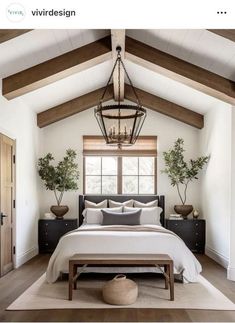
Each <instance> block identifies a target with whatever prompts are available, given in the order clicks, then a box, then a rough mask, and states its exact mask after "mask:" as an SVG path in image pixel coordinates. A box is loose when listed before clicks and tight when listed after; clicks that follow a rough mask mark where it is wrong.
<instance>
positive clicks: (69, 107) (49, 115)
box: [37, 84, 204, 129]
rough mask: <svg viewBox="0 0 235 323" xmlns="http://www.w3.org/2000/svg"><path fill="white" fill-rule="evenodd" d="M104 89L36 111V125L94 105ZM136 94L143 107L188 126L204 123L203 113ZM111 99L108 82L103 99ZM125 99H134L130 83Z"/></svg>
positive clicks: (201, 126) (151, 95)
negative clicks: (39, 111)
mask: <svg viewBox="0 0 235 323" xmlns="http://www.w3.org/2000/svg"><path fill="white" fill-rule="evenodd" d="M103 91H104V88H101V89H98V90H95V91H93V92H90V93H87V94H85V95H82V96H80V97H78V98H75V99H73V100H71V101H68V102H65V103H63V104H60V105H58V106H56V107H53V108H51V109H48V110H46V111H43V112H41V113H38V115H37V124H38V127H40V128H43V127H46V126H48V125H50V124H52V123H54V122H57V121H60V120H63V119H65V118H68V117H70V116H72V115H74V114H76V113H79V112H82V111H85V110H87V109H90V108H92V107H95V106H96V105H97V103H98V102H99V99H100V97H101V95H102V93H103ZM136 91H137V93H138V96H139V98H140V101H141V103H142V104H143V106H144V107H146V108H149V109H151V110H153V111H155V112H159V113H162V114H164V115H166V116H168V117H171V118H174V119H176V120H178V121H181V122H184V123H186V124H188V125H190V126H193V127H196V128H198V129H202V128H203V125H204V119H203V115H201V114H199V113H196V112H194V111H191V110H188V109H186V108H183V107H181V106H179V105H177V104H175V103H173V102H169V101H167V100H165V99H162V98H160V97H158V96H156V95H153V94H150V93H148V92H145V91H143V90H140V89H137V88H136ZM111 99H113V85H112V84H110V85H109V87H108V90H107V93H106V96H105V101H108V100H111ZM125 99H128V100H130V101H135V96H134V93H133V91H132V89H131V87H130V85H128V84H125Z"/></svg>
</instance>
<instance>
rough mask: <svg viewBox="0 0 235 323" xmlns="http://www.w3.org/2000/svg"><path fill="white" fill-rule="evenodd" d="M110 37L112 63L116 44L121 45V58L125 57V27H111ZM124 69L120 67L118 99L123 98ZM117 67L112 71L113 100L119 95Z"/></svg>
mask: <svg viewBox="0 0 235 323" xmlns="http://www.w3.org/2000/svg"><path fill="white" fill-rule="evenodd" d="M111 39H112V55H113V63H115V62H116V59H117V50H116V48H117V46H120V47H121V49H122V50H121V53H120V54H121V58H122V60H124V58H125V29H112V30H111ZM124 78H125V75H124V70H123V68H122V67H121V69H120V99H121V101H123V100H124ZM118 82H119V80H118V68H116V69H115V70H114V73H113V92H114V100H115V101H117V100H118V95H119V87H118Z"/></svg>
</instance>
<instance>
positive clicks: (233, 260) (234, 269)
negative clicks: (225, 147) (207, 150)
mask: <svg viewBox="0 0 235 323" xmlns="http://www.w3.org/2000/svg"><path fill="white" fill-rule="evenodd" d="M234 109H235V108H234V107H233V108H232V122H231V123H232V159H231V161H232V162H231V216H230V250H229V266H228V275H227V276H228V279H231V280H234V281H235V234H234V232H235V163H234V161H235V110H234Z"/></svg>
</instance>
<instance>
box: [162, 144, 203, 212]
mask: <svg viewBox="0 0 235 323" xmlns="http://www.w3.org/2000/svg"><path fill="white" fill-rule="evenodd" d="M184 151H185V150H184V140H183V139H182V138H178V139H177V140H176V141H175V143H174V147H173V148H171V149H169V151H167V152H163V157H164V161H165V169H164V170H163V171H162V172H163V173H166V174H167V175H168V177H169V179H170V181H171V185H172V186H176V188H177V192H178V195H179V198H180V201H181V203H182V204H181V205H175V206H174V210H175V212H176V213H178V214H182V216H183V218H187V216H188V215H189V214H190V213H191V212H192V210H193V206H192V205H188V204H186V200H187V189H188V185H189V183H190V182H192V181H193V180H194V179H198V177H197V176H198V173H199V171H200V170H201V169H202V168H203V167H204V165H205V164H206V163H207V162H208V160H209V157H208V156H206V157H199V158H197V159H195V160H193V159H190V160H189V162H186V161H185V158H184Z"/></svg>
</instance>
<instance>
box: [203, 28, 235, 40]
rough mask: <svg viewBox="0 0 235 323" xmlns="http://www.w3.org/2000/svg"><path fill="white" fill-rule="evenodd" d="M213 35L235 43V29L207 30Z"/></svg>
mask: <svg viewBox="0 0 235 323" xmlns="http://www.w3.org/2000/svg"><path fill="white" fill-rule="evenodd" d="M207 30H208V31H210V32H211V33H213V34H216V35H218V36H221V37H223V38H226V39H229V40H231V41H233V42H235V29H207Z"/></svg>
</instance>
